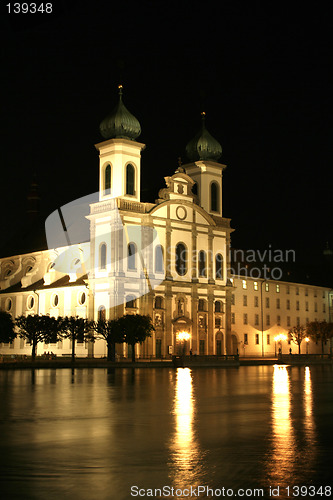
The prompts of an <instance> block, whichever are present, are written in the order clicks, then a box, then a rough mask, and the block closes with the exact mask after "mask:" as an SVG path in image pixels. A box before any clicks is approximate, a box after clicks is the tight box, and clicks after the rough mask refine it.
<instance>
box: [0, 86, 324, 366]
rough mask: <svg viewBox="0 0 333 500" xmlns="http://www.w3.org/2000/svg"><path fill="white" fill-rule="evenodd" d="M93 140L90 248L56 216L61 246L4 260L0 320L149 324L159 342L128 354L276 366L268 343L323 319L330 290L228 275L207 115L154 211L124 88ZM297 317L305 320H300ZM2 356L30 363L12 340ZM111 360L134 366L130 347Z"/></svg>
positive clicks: (61, 348) (225, 222)
mask: <svg viewBox="0 0 333 500" xmlns="http://www.w3.org/2000/svg"><path fill="white" fill-rule="evenodd" d="M100 131H101V134H102V136H103V138H104V140H103V142H101V143H99V144H97V145H96V149H97V150H98V152H99V179H100V185H99V193H98V199H95V198H94V199H93V201H92V200H89V199H88V201H90V202H89V203H88V204H87V203H86V205H87V207H88V209H87V211H86V213H85V214H84V215H83V217H84V220H85V222H86V223H87V224H88V228H89V234H88V237H86V238H83V237H82V240H81V241H80V238H79V239H76V240H75V243H73V244H71V241H72V239H71V238H69V236H71V235H70V231H69V230H68V231H67V229H66V217H65V218H64V219H63V218H62V215H61V214H60V217H61V220H62V223H63V222H65V225H64V224H63V227H65V232H66V238H67V243H66V239H64V241H63V243H62V244H59V245H58V246H57V245H54V248H53V246H50V245H49V248H48V249H46V250H43V251H39V252H31V253H29V254H24V255H15V256H11V257H8V258H3V259H0V308H1V309H2V310H5V311H8V312H9V313H10V314H12V315H13V317H17V316H19V315H21V314H24V315H27V314H49V315H51V316H54V317H58V316H71V315H72V316H79V317H85V318H89V319H94V320H97V319H98V318H106V319H109V318H110V319H113V318H117V317H120V316H122V315H124V314H136V313H138V314H149V315H150V316H151V318H152V320H153V324H154V326H155V331H154V333H153V334H152V337H151V338H148V339H147V340H146V341H145V342H144V343H143V344H141V345H137V346H136V349H137V352H136V354H137V356H139V357H153V358H160V357H170V356H171V355H172V354H177V353H180V352H186V353H187V354H188V353H190V351H191V352H192V353H193V354H198V355H221V354H227V353H228V354H236V353H237V352H239V353H240V354H241V355H242V354H245V355H262V354H263V355H273V354H274V348H275V350H276V343H275V342H274V338H275V336H276V334H278V333H286V332H287V331H288V328H290V327H291V326H294V324H297V323H300V322H301V323H302V324H303V323H304V324H305V323H306V321H313V320H314V319H319V320H321V319H326V320H329V319H330V310H331V304H330V300H331V295H330V290H329V289H327V288H322V287H308V295H306V291H305V289H306V287H305V285H304V286H303V285H296V284H295V285H290V284H287V283H282V282H277V281H271V282H270V283H269V286H268V287H267V284H268V282H267V281H266V282H265V286H264V290H263V282H262V280H260V279H258V280H255V279H252V278H251V279H247V280H245V279H244V277H241V276H233V277H231V276H230V275H229V267H230V266H229V253H230V252H229V248H230V235H231V233H232V231H233V229H232V228H231V226H230V219H228V218H225V217H223V213H222V178H223V171H224V169H225V165H223V164H222V163H220V162H219V158H220V156H221V153H222V148H221V146H220V144H219V143H218V142H217V141H216V140H215V139H214V138H213V137H212V136H211V135H210V134H209V132H208V131H207V129H206V126H205V116H204V114H203V116H202V128H201V130H200V132H199V133H198V134H197V136H196V137H195V138H194V139H193V140H192V141H191V142H190V143H189V144H188V146H187V154H188V158H189V163H187V164H185V165H180V166H179V167H178V169H177V170H176V172H175V173H174V174H173V175H171V176H168V177H165V187H164V188H162V189H161V190H160V192H159V197H158V199H157V200H156V201H155V203H146V202H142V201H141V199H140V178H141V175H140V173H141V152H142V150H143V149H144V147H145V145H144V144H142V143H139V142H137V140H136V139H137V137H138V136H139V135H140V131H141V129H140V124H139V122H138V121H137V119H136V118H135V117H134V116H133V115H132V114H131V113H129V111H128V110H127V109H126V107H125V106H124V103H123V100H122V89H121V88H120V95H119V103H118V105H117V107H116V108H115V110H114V111H113V113H111V115H109V116H108V117H107V118H106V119H105V120H104V121H103V122H102V123H101V125H100ZM59 213H60V212H59ZM64 213H65V212H64ZM81 215H82V214H81ZM68 235H69V236H68ZM64 242H65V244H64ZM64 263H65V264H64ZM244 283H246V285H244ZM244 286H246V288H244ZM277 287H279V292H277ZM288 287H289V288H288ZM296 287H298V289H299V290H301V293H302V303H301V305H300V301H298V304H297V299H295V297H293V299H292V301H290V299H289V309H288V297H287V295H288V292H287V290H288V289H289V293H290V290H292V291H294V289H295V290H296ZM309 291H311V294H310V295H309ZM314 291H315V293H314ZM295 293H296V292H295ZM278 294H279V295H278ZM273 295H274V297H273ZM282 296H283V297H282ZM306 297H307V299H306ZM320 297H321V298H320ZM294 299H295V300H294ZM303 302H304V304H303ZM315 304H317V305H316V306H315ZM300 307H301V310H302V314H301V313H297V311H300V309H299V308H300ZM290 308H291V309H290ZM297 308H298V309H297ZM303 309H304V311H303ZM273 310H274V311H273ZM288 310H289V313H288ZM290 311H292V312H290ZM303 313H304V314H303ZM303 316H304V318H303ZM309 344H310V345H309V346H308V349H310V351H309V352H317V350H318V346H316V345H315V344H313V343H312V342H310V343H309ZM0 347H1V349H0V352H1V353H2V354H4V355H14V354H30V345H26V343H25V342H24V340H23V339H20V338H16V339H15V340H14V341H13V342H12V344H7V345H6V344H2V345H1V346H0ZM286 348H287V347H286ZM328 348H329V347H327V349H328ZM70 349H71V346H70V341H69V340H63V341H61V342H58V343H57V344H50V345H45V344H44V345H42V344H40V345H39V346H38V352H37V353H38V354H42V353H43V352H45V351H46V352H53V353H54V354H56V355H57V356H62V355H68V354H69V353H70ZM288 349H289V347H288ZM117 350H118V355H119V356H120V357H130V355H131V353H130V352H129V348H128V346H127V345H118V346H117ZM294 351H295V352H296V346H294ZM76 354H77V356H105V355H106V345H105V342H104V341H97V342H96V343H94V344H93V343H89V342H82V343H78V344H77V346H76Z"/></svg>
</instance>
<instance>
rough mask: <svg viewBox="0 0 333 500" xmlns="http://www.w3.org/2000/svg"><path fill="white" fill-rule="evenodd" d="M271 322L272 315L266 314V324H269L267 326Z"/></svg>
mask: <svg viewBox="0 0 333 500" xmlns="http://www.w3.org/2000/svg"><path fill="white" fill-rule="evenodd" d="M270 324H271V317H270V315H269V314H267V315H266V325H267V326H270Z"/></svg>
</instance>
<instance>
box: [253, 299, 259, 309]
mask: <svg viewBox="0 0 333 500" xmlns="http://www.w3.org/2000/svg"><path fill="white" fill-rule="evenodd" d="M254 307H259V297H254Z"/></svg>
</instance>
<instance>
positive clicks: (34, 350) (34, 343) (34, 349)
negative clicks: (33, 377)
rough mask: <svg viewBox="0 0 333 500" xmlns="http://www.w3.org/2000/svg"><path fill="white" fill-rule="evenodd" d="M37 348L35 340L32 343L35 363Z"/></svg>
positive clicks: (32, 354) (32, 357) (32, 356)
mask: <svg viewBox="0 0 333 500" xmlns="http://www.w3.org/2000/svg"><path fill="white" fill-rule="evenodd" d="M36 347H37V343H36V341H35V340H33V341H32V350H31V361H35V359H36Z"/></svg>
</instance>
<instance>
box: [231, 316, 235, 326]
mask: <svg viewBox="0 0 333 500" xmlns="http://www.w3.org/2000/svg"><path fill="white" fill-rule="evenodd" d="M231 323H232V324H233V325H234V324H235V323H236V317H235V313H231Z"/></svg>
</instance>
